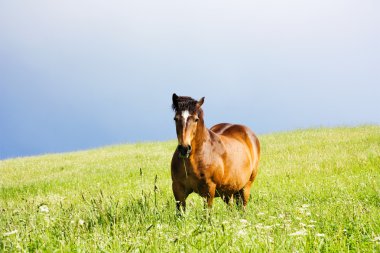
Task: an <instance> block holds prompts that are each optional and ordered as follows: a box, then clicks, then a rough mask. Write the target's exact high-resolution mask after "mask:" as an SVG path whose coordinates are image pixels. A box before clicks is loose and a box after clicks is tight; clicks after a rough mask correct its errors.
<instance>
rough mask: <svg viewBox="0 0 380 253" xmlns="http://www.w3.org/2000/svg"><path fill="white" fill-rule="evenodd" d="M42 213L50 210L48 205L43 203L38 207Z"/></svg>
mask: <svg viewBox="0 0 380 253" xmlns="http://www.w3.org/2000/svg"><path fill="white" fill-rule="evenodd" d="M38 210H39V211H40V213H48V212H49V207H48V206H47V205H42V206H40V207H39V208H38Z"/></svg>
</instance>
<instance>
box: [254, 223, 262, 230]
mask: <svg viewBox="0 0 380 253" xmlns="http://www.w3.org/2000/svg"><path fill="white" fill-rule="evenodd" d="M255 227H256V228H258V229H260V228H263V224H262V223H257V224H256V225H255Z"/></svg>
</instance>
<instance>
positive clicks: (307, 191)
mask: <svg viewBox="0 0 380 253" xmlns="http://www.w3.org/2000/svg"><path fill="white" fill-rule="evenodd" d="M259 138H260V141H261V145H262V157H261V162H260V171H259V174H258V176H257V179H256V181H255V183H254V185H253V187H252V189H251V199H250V202H249V204H248V207H247V210H246V211H245V212H244V211H242V210H240V209H238V208H236V207H232V208H231V207H227V206H226V205H225V204H224V203H223V202H222V201H221V200H220V199H216V200H215V201H214V207H213V209H212V210H211V211H210V213H209V214H208V211H207V210H204V207H203V200H202V199H201V198H200V197H199V196H197V195H195V194H192V195H190V197H189V198H188V201H187V202H188V209H187V212H186V214H185V215H184V216H183V217H177V216H176V215H175V202H174V198H173V195H172V192H171V178H170V160H171V156H172V153H173V151H174V149H175V147H176V142H174V141H170V142H157V143H144V144H128V145H120V146H111V147H105V148H100V149H95V150H89V151H81V152H75V153H65V154H54V155H44V156H36V157H28V158H18V159H10V160H3V161H0V187H1V188H0V252H1V251H5V252H13V251H38V252H41V251H43V252H53V251H63V252H94V251H97V252H98V251H104V252H129V251H131V252H348V251H353V252H380V126H361V127H355V128H332V129H330V128H329V129H326V128H321V129H312V130H298V131H293V132H286V133H276V134H270V135H262V136H259Z"/></svg>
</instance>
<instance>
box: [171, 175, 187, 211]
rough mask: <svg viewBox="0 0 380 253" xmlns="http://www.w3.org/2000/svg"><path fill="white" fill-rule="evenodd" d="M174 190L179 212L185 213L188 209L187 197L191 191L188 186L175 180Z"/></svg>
mask: <svg viewBox="0 0 380 253" xmlns="http://www.w3.org/2000/svg"><path fill="white" fill-rule="evenodd" d="M172 190H173V194H174V198H175V201H176V210H177V214H181V213H184V212H185V211H186V198H187V196H189V194H190V193H191V191H189V190H188V189H186V187H185V186H184V185H183V184H181V183H180V182H173V183H172Z"/></svg>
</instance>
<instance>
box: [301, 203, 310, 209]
mask: <svg viewBox="0 0 380 253" xmlns="http://www.w3.org/2000/svg"><path fill="white" fill-rule="evenodd" d="M309 206H310V205H309V204H303V205H302V208H305V209H306V208H309Z"/></svg>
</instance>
